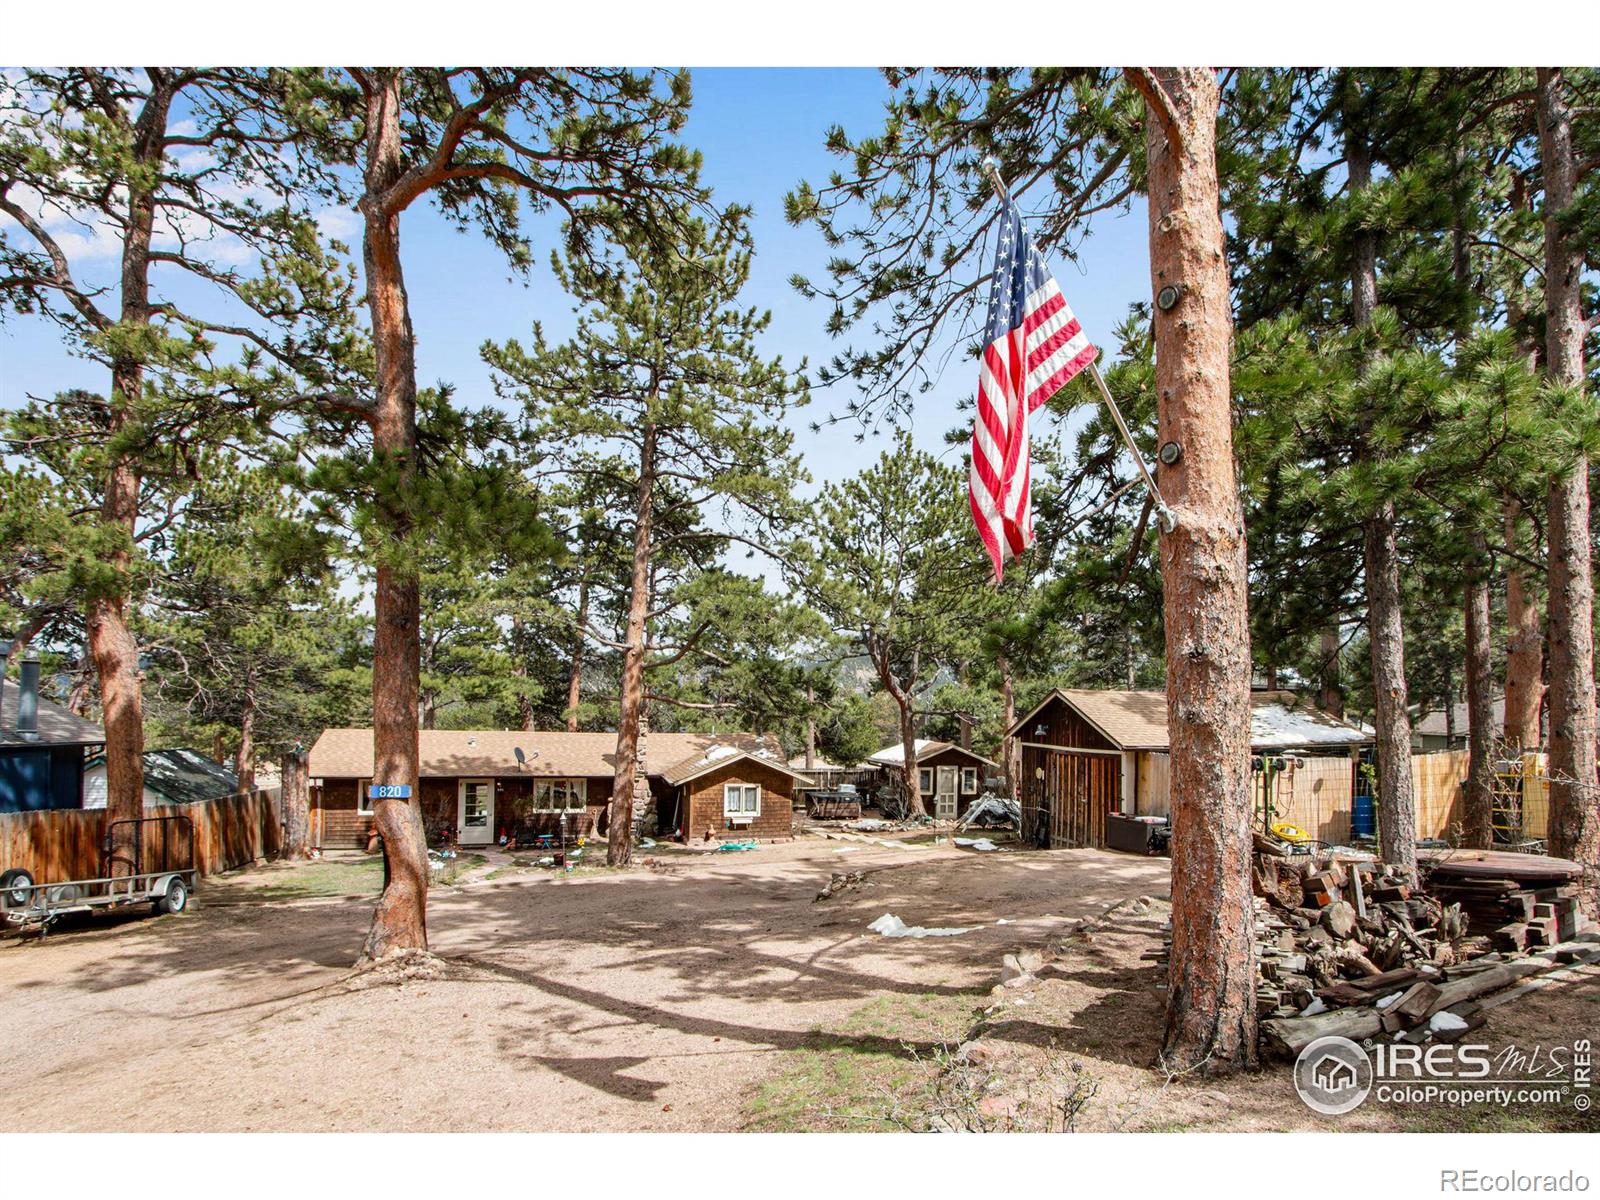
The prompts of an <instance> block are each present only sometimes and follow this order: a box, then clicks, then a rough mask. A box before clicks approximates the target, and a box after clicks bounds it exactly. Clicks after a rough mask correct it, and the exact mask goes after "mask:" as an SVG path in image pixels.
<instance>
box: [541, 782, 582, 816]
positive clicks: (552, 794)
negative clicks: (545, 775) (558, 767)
mask: <svg viewBox="0 0 1600 1200" xmlns="http://www.w3.org/2000/svg"><path fill="white" fill-rule="evenodd" d="M588 801H589V781H588V780H587V779H541V780H539V781H538V782H537V783H535V784H534V785H533V811H534V812H582V811H583V809H584V806H585V805H586V804H587V803H588Z"/></svg>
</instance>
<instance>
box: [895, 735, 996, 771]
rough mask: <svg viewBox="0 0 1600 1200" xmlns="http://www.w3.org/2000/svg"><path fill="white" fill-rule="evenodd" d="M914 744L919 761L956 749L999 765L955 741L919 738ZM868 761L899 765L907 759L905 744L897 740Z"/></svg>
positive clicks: (982, 760)
mask: <svg viewBox="0 0 1600 1200" xmlns="http://www.w3.org/2000/svg"><path fill="white" fill-rule="evenodd" d="M912 746H913V748H914V749H915V750H916V753H917V758H916V761H917V762H924V761H926V760H927V759H930V758H933V757H935V756H936V755H940V754H943V753H945V751H947V750H954V751H955V752H956V753H957V754H964V755H966V756H967V757H968V758H970V759H974V760H976V761H977V762H981V763H986V764H988V765H989V766H991V767H994V766H999V764H998V763H996V762H994V761H993V760H991V759H987V758H985V757H984V756H983V755H981V754H978V753H977V752H975V751H972V750H963V749H962V748H961V747H960V746H958V745H956V744H955V743H954V742H940V741H935V740H934V739H932V738H918V739H917V740H916V741H915V742H913V743H912ZM867 761H868V762H869V763H873V764H875V765H877V766H880V767H898V766H900V765H902V764H903V763H904V762H905V761H906V749H905V745H904V744H903V743H901V742H895V743H894V744H893V745H890V746H885V747H884V748H883V749H882V750H879V751H878V752H877V753H876V754H873V755H871V756H869V757H868V758H867Z"/></svg>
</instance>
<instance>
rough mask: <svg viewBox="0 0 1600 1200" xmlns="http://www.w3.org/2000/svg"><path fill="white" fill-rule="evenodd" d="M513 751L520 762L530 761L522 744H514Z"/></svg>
mask: <svg viewBox="0 0 1600 1200" xmlns="http://www.w3.org/2000/svg"><path fill="white" fill-rule="evenodd" d="M511 753H513V754H515V755H516V756H517V761H518V762H519V763H525V762H527V761H528V756H527V755H526V754H524V753H523V752H522V747H521V746H513V747H512V748H511Z"/></svg>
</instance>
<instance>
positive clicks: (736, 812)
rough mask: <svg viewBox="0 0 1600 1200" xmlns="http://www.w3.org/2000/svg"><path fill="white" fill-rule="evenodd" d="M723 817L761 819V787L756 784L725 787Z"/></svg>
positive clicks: (723, 790) (723, 792)
mask: <svg viewBox="0 0 1600 1200" xmlns="http://www.w3.org/2000/svg"><path fill="white" fill-rule="evenodd" d="M722 815H723V816H725V817H759V816H760V815H761V785H760V784H756V783H729V784H725V785H723V788H722Z"/></svg>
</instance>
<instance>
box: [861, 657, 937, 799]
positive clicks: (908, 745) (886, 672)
mask: <svg viewBox="0 0 1600 1200" xmlns="http://www.w3.org/2000/svg"><path fill="white" fill-rule="evenodd" d="M867 657H868V658H870V659H871V660H872V665H873V666H874V667H876V668H877V671H878V680H879V681H880V682H881V683H882V684H883V686H884V690H885V691H887V692H888V693H889V697H890V699H892V700H893V701H894V703H895V710H896V715H897V718H898V719H897V722H896V725H897V727H898V729H899V731H900V753H901V755H902V762H901V763H900V781H901V783H902V784H903V785H904V787H905V792H906V810H907V815H908V816H910V817H911V818H912V819H913V820H918V819H921V818H923V817H926V816H927V815H928V806H927V805H926V804H924V803H923V800H922V784H921V780H920V779H919V777H918V773H917V712H916V704H915V702H914V701H913V700H912V697H911V691H910V688H911V687H915V682H914V681H915V680H916V678H917V661H918V658H919V657H920V655H916V654H913V655H912V658H911V663H912V666H911V674H910V679H911V680H912V681H913V682H912V683H911V684H910V686H909V687H908V686H907V685H906V684H903V683H902V682H901V681H900V679H899V677H898V676H896V675H895V673H894V668H893V667H892V666H891V665H890V662H889V647H888V646H887V645H886V644H885V643H884V642H882V641H881V640H880V639H878V638H877V637H876V636H874V635H871V634H869V635H868V637H867Z"/></svg>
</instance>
